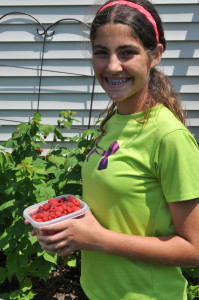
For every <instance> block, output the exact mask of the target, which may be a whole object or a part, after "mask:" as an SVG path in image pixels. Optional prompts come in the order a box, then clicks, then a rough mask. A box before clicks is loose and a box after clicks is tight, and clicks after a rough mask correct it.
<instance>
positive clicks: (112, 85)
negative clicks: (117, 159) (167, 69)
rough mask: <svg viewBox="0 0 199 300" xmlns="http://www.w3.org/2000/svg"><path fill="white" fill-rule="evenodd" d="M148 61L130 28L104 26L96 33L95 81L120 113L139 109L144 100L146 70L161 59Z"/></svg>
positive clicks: (147, 56)
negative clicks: (114, 103)
mask: <svg viewBox="0 0 199 300" xmlns="http://www.w3.org/2000/svg"><path fill="white" fill-rule="evenodd" d="M158 53H159V55H156V56H155V57H153V58H152V57H151V58H149V54H148V51H147V50H145V49H144V47H143V46H142V44H141V43H140V42H139V40H138V39H136V38H134V37H133V35H132V31H131V29H130V28H129V27H128V26H126V25H123V24H106V25H104V26H101V27H100V28H99V29H98V30H97V34H96V38H95V40H94V43H93V67H94V72H95V75H96V78H97V80H98V82H99V83H100V84H101V86H102V87H103V89H104V90H105V92H106V93H107V95H108V96H109V98H111V99H112V100H113V101H115V102H116V104H117V109H118V112H119V113H120V114H131V113H135V112H138V111H140V110H142V107H143V104H144V103H145V102H146V101H147V89H148V82H149V74H150V69H151V68H152V67H154V66H155V65H156V64H157V63H158V62H159V60H160V59H161V53H162V52H161V51H158Z"/></svg>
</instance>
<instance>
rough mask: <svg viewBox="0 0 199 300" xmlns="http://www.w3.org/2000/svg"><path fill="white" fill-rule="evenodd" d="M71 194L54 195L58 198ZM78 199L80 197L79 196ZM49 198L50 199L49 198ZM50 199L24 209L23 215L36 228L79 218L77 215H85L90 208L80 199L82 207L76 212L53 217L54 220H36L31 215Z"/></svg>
mask: <svg viewBox="0 0 199 300" xmlns="http://www.w3.org/2000/svg"><path fill="white" fill-rule="evenodd" d="M70 195H71V194H66V195H60V196H57V197H53V198H55V199H58V198H61V197H66V198H67V197H68V196H70ZM77 199H78V198H77ZM48 200H49V199H48ZM48 200H46V201H43V202H40V203H37V204H34V205H31V206H29V207H27V208H26V209H25V210H24V211H23V217H24V218H25V219H26V220H28V221H29V222H30V224H31V225H32V226H33V227H34V228H38V229H39V228H40V229H41V228H42V227H47V226H49V225H53V224H55V223H59V222H62V221H65V220H67V219H74V218H77V217H80V216H82V215H84V214H85V213H86V212H87V211H88V210H89V206H88V205H87V204H86V203H85V202H83V201H82V200H80V199H78V200H79V201H80V207H81V209H80V210H78V211H75V212H72V213H69V214H67V215H65V216H61V217H59V218H56V219H53V220H50V221H46V222H36V221H35V220H33V219H32V218H31V215H32V214H34V213H36V212H37V210H38V208H39V206H41V205H43V204H44V203H47V202H48Z"/></svg>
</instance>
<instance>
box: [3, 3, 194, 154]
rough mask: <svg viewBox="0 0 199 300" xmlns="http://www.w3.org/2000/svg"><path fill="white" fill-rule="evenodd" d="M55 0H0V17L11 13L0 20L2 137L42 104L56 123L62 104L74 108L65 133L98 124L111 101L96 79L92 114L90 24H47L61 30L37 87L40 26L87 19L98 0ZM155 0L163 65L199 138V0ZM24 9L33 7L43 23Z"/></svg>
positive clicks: (50, 42) (47, 119)
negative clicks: (162, 35)
mask: <svg viewBox="0 0 199 300" xmlns="http://www.w3.org/2000/svg"><path fill="white" fill-rule="evenodd" d="M54 2H55V1H53V0H34V1H33V0H29V1H27V0H18V1H16V0H1V1H0V17H2V16H4V15H5V14H9V15H8V16H6V17H3V18H2V19H1V20H0V125H1V127H0V143H2V142H3V141H6V140H7V139H8V138H9V137H10V136H11V133H12V132H13V131H14V130H15V127H16V124H17V122H22V121H24V122H27V121H29V120H30V119H31V117H32V116H33V114H34V113H35V111H36V110H37V109H38V108H39V111H40V112H41V114H42V117H43V118H42V119H43V122H44V123H48V124H56V121H57V118H58V114H59V112H60V111H61V110H67V109H70V110H74V111H76V112H77V114H76V116H75V117H76V119H77V120H78V122H75V123H74V128H73V129H71V130H70V131H69V132H67V135H70V136H73V135H76V134H81V132H82V130H84V129H86V128H87V127H88V123H89V122H90V124H91V125H93V124H94V123H95V121H96V117H97V116H98V114H99V112H100V111H101V110H102V109H104V108H105V107H106V105H107V103H108V99H107V97H106V95H105V93H104V91H103V90H102V88H101V87H100V86H99V84H98V83H96V85H95V94H94V102H93V106H92V117H91V119H90V120H89V115H90V108H91V97H92V89H93V70H92V66H91V62H90V45H89V40H88V29H87V28H85V27H82V26H81V24H80V23H78V22H76V21H74V20H73V21H70V22H67V21H62V22H60V23H59V24H57V25H54V26H53V27H52V28H51V30H49V31H48V33H49V34H50V33H52V31H53V30H55V32H54V35H52V36H49V37H47V40H46V44H45V51H44V61H43V69H44V71H43V73H42V80H41V85H40V91H39V82H40V81H39V80H40V68H41V59H42V47H43V36H41V35H39V34H37V29H38V30H39V33H40V34H41V33H42V30H43V29H42V26H44V27H45V28H47V27H48V26H50V25H51V24H53V23H55V22H57V21H58V20H61V19H66V18H76V19H78V20H81V21H84V22H89V21H90V20H92V16H93V13H94V11H93V9H91V6H92V4H93V3H96V1H95V0H84V1H82V0H73V1H67V0H57V1H56V4H54ZM98 2H99V1H98ZM104 2H105V1H100V3H104ZM152 2H153V3H154V4H155V6H156V8H157V10H158V11H159V13H160V15H161V17H162V20H163V22H164V28H165V34H166V39H167V41H168V45H167V50H166V52H165V53H164V55H163V60H162V62H161V63H160V66H159V68H160V69H161V70H162V71H163V72H164V73H165V74H166V75H168V76H169V78H170V79H171V81H172V83H173V85H174V87H175V89H176V91H177V92H179V93H180V96H181V99H182V103H183V107H184V108H185V109H186V110H187V122H188V124H189V129H190V131H191V132H192V133H193V135H194V136H195V138H196V139H197V141H198V142H199V59H198V58H199V35H198V29H199V0H187V1H185V0H153V1H152ZM12 12H15V14H10V13H12ZM19 12H20V13H19ZM24 13H25V14H24ZM26 14H31V15H32V16H33V17H34V18H36V19H37V20H38V21H39V22H40V23H41V24H42V26H40V25H39V24H38V23H37V22H36V20H34V19H33V17H30V16H27V15H26ZM85 16H87V17H85ZM8 65H9V67H8ZM11 66H12V67H11ZM16 67H20V68H16ZM21 67H22V68H21ZM23 67H25V68H23ZM27 68H28V69H27ZM49 70H50V71H49ZM39 92H40V96H39V97H38V93H39ZM38 100H39V103H38ZM38 104H39V106H38ZM52 138H53V137H52V136H49V137H48V139H47V141H48V145H47V146H46V147H47V148H50V147H51V141H52Z"/></svg>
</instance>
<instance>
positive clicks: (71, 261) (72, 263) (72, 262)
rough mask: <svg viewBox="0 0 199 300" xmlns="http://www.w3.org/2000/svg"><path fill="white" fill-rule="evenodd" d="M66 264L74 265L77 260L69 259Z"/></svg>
mask: <svg viewBox="0 0 199 300" xmlns="http://www.w3.org/2000/svg"><path fill="white" fill-rule="evenodd" d="M67 265H68V266H69V267H76V265H77V260H76V258H74V259H71V260H69V261H68V263H67Z"/></svg>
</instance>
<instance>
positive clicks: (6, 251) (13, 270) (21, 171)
mask: <svg viewBox="0 0 199 300" xmlns="http://www.w3.org/2000/svg"><path fill="white" fill-rule="evenodd" d="M74 114H75V112H72V111H62V112H60V114H59V116H58V121H57V125H56V126H53V125H47V124H43V123H42V117H41V114H40V113H38V112H37V113H35V115H34V116H33V118H32V120H31V121H30V122H28V123H21V124H19V125H18V126H17V127H16V131H15V132H14V133H13V134H12V137H11V138H10V139H9V140H8V141H7V142H6V143H4V145H3V146H1V148H0V214H1V218H0V291H1V292H0V298H2V299H4V300H7V299H9V300H10V299H21V300H28V299H33V298H34V296H35V292H34V291H33V290H32V281H33V280H35V278H40V279H43V280H45V281H46V280H47V279H48V277H49V274H50V273H51V272H53V270H55V269H56V268H57V266H59V265H61V266H62V267H63V265H66V264H70V261H71V260H73V261H74V257H75V253H73V254H71V256H69V257H68V258H67V259H65V260H64V261H63V260H61V259H60V258H59V259H58V258H57V256H56V255H52V254H50V253H47V252H46V251H43V250H42V249H41V247H40V245H39V243H38V242H37V239H36V237H33V236H31V235H30V231H31V226H30V225H24V219H23V210H24V209H25V208H26V207H28V206H30V205H33V204H35V203H37V202H38V203H40V202H42V201H44V200H47V199H50V198H53V197H55V196H59V195H63V194H72V195H75V196H76V197H77V198H80V199H81V185H82V181H81V180H82V179H81V166H82V163H83V161H84V159H85V157H86V155H87V153H88V152H89V151H90V148H91V143H92V140H93V138H94V137H95V136H96V134H97V130H90V129H89V130H85V131H83V133H82V135H81V136H74V137H72V138H71V137H67V130H68V129H70V128H71V126H72V123H73V121H74V120H75V119H74ZM63 132H65V133H64V134H63ZM49 135H53V142H52V145H51V150H50V151H49V152H46V151H45V146H46V143H47V142H46V138H47V137H48V136H49ZM60 142H61V144H63V143H64V145H65V146H64V147H61V146H59V145H60ZM67 142H70V144H71V143H72V144H73V145H74V147H71V148H70V147H67ZM68 144H69V143H68ZM45 152H46V153H45ZM8 284H10V289H9V291H5V292H4V286H7V285H8Z"/></svg>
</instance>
